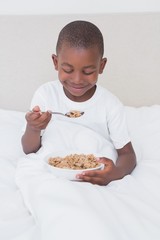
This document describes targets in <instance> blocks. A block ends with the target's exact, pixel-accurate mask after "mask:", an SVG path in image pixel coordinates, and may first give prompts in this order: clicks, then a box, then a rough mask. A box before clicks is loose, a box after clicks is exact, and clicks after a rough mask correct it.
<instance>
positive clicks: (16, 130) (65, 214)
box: [0, 105, 160, 240]
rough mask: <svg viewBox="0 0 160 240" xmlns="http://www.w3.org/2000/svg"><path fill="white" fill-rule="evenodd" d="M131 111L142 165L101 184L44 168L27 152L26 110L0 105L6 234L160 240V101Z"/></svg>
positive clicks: (1, 234) (25, 238)
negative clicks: (22, 140) (59, 175)
mask: <svg viewBox="0 0 160 240" xmlns="http://www.w3.org/2000/svg"><path fill="white" fill-rule="evenodd" d="M126 113H127V121H128V128H129V131H130V135H131V140H132V142H133V145H134V148H135V151H136V154H137V159H138V164H137V167H136V169H135V170H134V171H133V173H132V174H131V175H128V176H126V177H125V178H123V179H122V180H118V181H114V182H112V183H110V184H109V185H108V186H105V187H100V186H95V185H91V184H86V183H85V184H84V183H78V182H71V181H66V180H64V179H56V178H54V177H53V176H52V175H51V174H49V173H46V172H44V170H43V167H42V164H41V163H42V161H41V158H40V156H39V157H38V158H37V157H36V158H35V155H34V156H33V155H31V156H27V157H26V156H25V155H24V154H23V151H22V148H21V143H20V138H21V134H22V128H23V125H24V122H25V119H24V113H22V112H17V111H7V110H3V109H0V116H1V118H0V133H1V134H0V146H1V148H0V239H3V240H10V239H12V240H33V239H34V240H39V239H45V240H50V239H55V240H62V239H64V238H66V239H71V240H72V239H75V236H76V239H78V240H79V239H81V238H82V237H83V238H84V239H88V238H89V239H92V240H94V239H97V237H98V238H99V239H100V240H103V239H109V240H115V239H116V240H117V239H119V240H125V239H126V240H128V239H131V240H135V239H136V240H141V239H145V240H150V239H154V240H159V239H160V206H159V202H160V191H159V184H160V124H159V123H160V106H159V105H154V106H151V107H141V108H133V107H126ZM26 158H29V159H27V161H26ZM39 158H40V159H39ZM19 159H21V161H20V162H19ZM37 159H38V161H37ZM35 163H36V164H35ZM37 163H38V164H37ZM17 164H18V168H17ZM15 176H16V178H15ZM15 179H16V181H17V182H15ZM22 183H23V184H22ZM33 183H34V184H33ZM17 185H18V187H17ZM53 189H54V191H53ZM33 193H34V194H33ZM48 199H50V201H48ZM53 202H54V204H53ZM48 216H51V217H50V218H49V217H48ZM40 226H41V227H40ZM62 229H63V230H62ZM82 229H83V231H82Z"/></svg>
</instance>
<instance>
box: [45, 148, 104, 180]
mask: <svg viewBox="0 0 160 240" xmlns="http://www.w3.org/2000/svg"><path fill="white" fill-rule="evenodd" d="M70 154H75V152H74V153H73V152H67V153H66V152H65V153H64V152H60V153H50V154H48V155H47V156H46V157H45V159H44V161H45V163H46V164H45V165H46V167H47V169H48V170H49V171H50V172H51V173H53V175H54V176H56V177H61V178H65V179H68V180H74V181H80V180H79V179H77V178H76V175H77V174H80V173H82V172H85V171H91V170H102V169H103V168H104V164H103V163H102V164H100V166H98V167H95V168H88V169H83V170H82V169H80V170H77V169H66V168H58V167H54V166H52V165H50V164H49V163H48V160H49V158H50V157H65V156H68V155H70ZM76 154H80V153H77V152H76ZM94 156H96V157H98V156H99V155H98V154H94Z"/></svg>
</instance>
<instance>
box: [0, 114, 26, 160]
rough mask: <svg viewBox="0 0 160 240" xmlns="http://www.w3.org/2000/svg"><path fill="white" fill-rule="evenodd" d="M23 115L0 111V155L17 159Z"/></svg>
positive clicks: (20, 149) (19, 154)
mask: <svg viewBox="0 0 160 240" xmlns="http://www.w3.org/2000/svg"><path fill="white" fill-rule="evenodd" d="M24 123H25V113H23V112H18V111H9V110H3V109H0V155H1V156H11V157H14V158H15V157H19V156H21V155H22V154H23V150H22V147H21V136H22V126H23V125H24Z"/></svg>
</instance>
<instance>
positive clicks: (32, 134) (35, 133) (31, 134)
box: [21, 124, 41, 154]
mask: <svg viewBox="0 0 160 240" xmlns="http://www.w3.org/2000/svg"><path fill="white" fill-rule="evenodd" d="M40 135H41V131H40V130H33V129H31V128H30V127H29V126H28V124H27V127H26V131H25V133H24V135H23V136H22V139H21V142H22V147H23V151H24V153H26V154H29V153H35V152H37V151H38V150H39V149H40V147H41V136H40Z"/></svg>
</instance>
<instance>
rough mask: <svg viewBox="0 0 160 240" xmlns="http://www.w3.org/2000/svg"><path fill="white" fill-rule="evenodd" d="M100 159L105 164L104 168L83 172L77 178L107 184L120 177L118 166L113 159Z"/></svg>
mask: <svg viewBox="0 0 160 240" xmlns="http://www.w3.org/2000/svg"><path fill="white" fill-rule="evenodd" d="M98 161H99V162H101V163H103V164H104V169H103V170H93V171H86V172H82V174H78V175H77V179H81V180H82V181H84V182H90V183H92V184H98V185H107V184H108V183H110V182H111V181H113V180H116V179H118V178H117V176H118V168H117V167H116V166H115V164H114V163H113V161H112V160H110V159H108V158H104V157H102V158H99V159H98Z"/></svg>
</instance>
